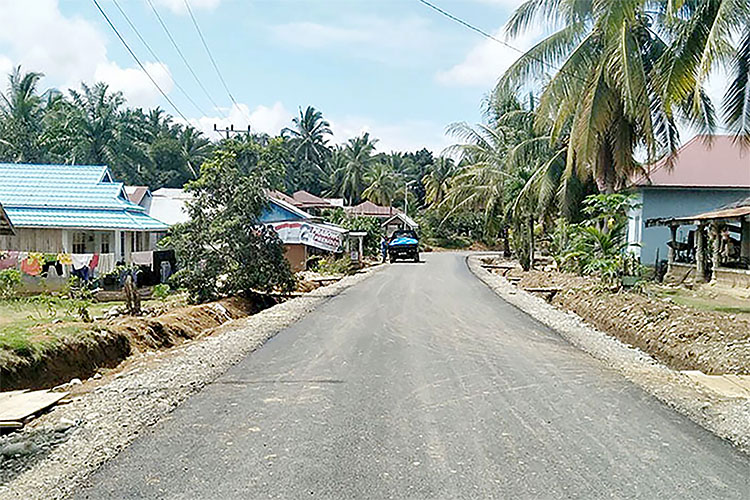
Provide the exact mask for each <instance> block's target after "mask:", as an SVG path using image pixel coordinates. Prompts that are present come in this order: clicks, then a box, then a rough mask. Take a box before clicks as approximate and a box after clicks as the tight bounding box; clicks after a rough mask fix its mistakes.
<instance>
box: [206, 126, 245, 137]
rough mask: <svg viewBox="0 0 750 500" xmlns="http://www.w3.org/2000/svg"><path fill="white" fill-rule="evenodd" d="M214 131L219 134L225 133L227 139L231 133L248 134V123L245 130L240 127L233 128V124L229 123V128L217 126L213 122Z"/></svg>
mask: <svg viewBox="0 0 750 500" xmlns="http://www.w3.org/2000/svg"><path fill="white" fill-rule="evenodd" d="M214 132H218V133H220V134H226V136H227V139H229V137H230V136H231V134H248V135H250V134H251V132H250V125H248V126H247V130H241V129H237V130H235V129H234V124H230V125H229V128H218V127H217V126H216V124H215V123H214Z"/></svg>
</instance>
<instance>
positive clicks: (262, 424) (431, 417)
mask: <svg viewBox="0 0 750 500" xmlns="http://www.w3.org/2000/svg"><path fill="white" fill-rule="evenodd" d="M80 497H81V498H95V499H104V498H117V499H120V498H207V499H209V498H210V499H224V498H237V499H240V498H242V499H245V498H267V497H274V498H289V499H291V498H490V497H492V498H555V499H557V498H602V497H613V498H634V497H638V498H649V499H655V498H658V499H666V498H681V499H687V498H701V499H707V498H745V499H747V498H750V460H749V459H748V457H747V456H746V455H743V454H741V453H739V452H738V451H737V450H736V449H734V448H733V447H732V446H731V445H729V444H728V443H726V442H724V441H722V440H720V439H719V438H717V437H715V436H714V435H712V434H710V433H709V432H707V431H705V430H704V429H702V428H700V427H699V426H697V425H696V424H694V423H692V422H691V421H689V420H688V419H686V418H684V417H682V416H680V415H679V414H677V413H675V412H673V411H672V410H670V409H669V408H668V407H666V406H664V405H663V404H662V403H660V402H659V401H657V400H656V399H654V398H653V397H651V396H649V395H648V394H646V393H645V392H643V391H642V390H641V389H639V388H638V387H636V386H634V385H633V384H631V383H629V382H627V381H626V380H625V379H623V378H622V377H621V376H619V375H618V374H617V373H615V372H613V371H611V370H609V369H607V368H606V367H605V366H603V365H602V364H601V363H599V362H598V361H596V360H594V359H593V358H591V357H589V356H588V355H587V354H585V353H583V352H581V351H579V350H577V349H575V348H574V347H572V346H571V345H569V344H568V343H567V342H565V341H564V340H563V339H561V338H560V337H559V336H558V335H557V334H555V333H554V332H552V331H550V330H549V329H547V328H546V327H544V326H542V325H541V324H539V323H537V322H536V321H535V320H533V319H531V318H530V317H528V316H527V315H525V314H524V313H522V312H521V311H519V310H517V309H515V308H514V307H512V306H511V305H509V304H507V303H505V302H503V301H502V300H501V299H499V298H498V297H497V296H496V295H494V294H493V293H492V292H491V291H490V290H489V289H488V288H486V287H485V285H483V284H482V283H481V282H479V281H478V280H477V279H476V278H475V277H474V276H472V275H471V274H470V272H469V271H468V269H467V267H466V264H465V262H464V259H463V257H462V256H460V255H457V254H428V255H427V256H426V262H424V263H421V264H414V263H408V264H407V263H403V264H402V263H398V264H394V265H391V266H390V267H389V268H388V269H386V270H383V271H381V272H379V273H376V274H375V275H374V276H372V277H371V278H369V279H368V280H366V281H365V282H363V283H361V284H359V285H357V286H355V287H353V288H350V289H349V290H347V291H346V292H344V293H343V294H342V295H340V296H337V297H334V298H332V299H331V300H330V301H328V302H327V303H326V304H324V305H323V306H321V307H319V308H318V309H316V310H315V311H314V312H313V313H311V314H310V315H308V316H307V317H306V318H305V319H304V320H302V321H301V322H299V323H297V324H295V325H294V326H292V327H290V328H288V329H287V330H285V331H283V332H281V333H279V335H277V336H276V337H275V338H273V339H272V340H270V341H269V342H268V343H267V344H266V345H265V346H264V347H263V348H262V349H260V350H259V351H257V352H255V353H253V354H251V355H250V356H248V357H247V358H246V359H245V360H243V361H242V362H241V363H239V364H238V365H236V366H235V367H234V368H233V369H231V370H230V371H229V372H227V373H226V374H225V375H224V376H222V377H221V378H220V379H218V380H217V381H216V382H215V383H213V384H211V385H209V386H208V387H206V388H205V389H204V390H203V391H202V392H200V393H199V394H197V395H196V396H194V397H193V398H191V399H190V400H189V401H187V402H186V403H185V404H183V405H182V406H180V407H179V408H178V409H177V410H176V411H175V412H174V413H173V414H172V415H171V416H170V417H169V418H168V419H166V420H165V421H163V422H161V423H160V424H158V425H157V426H155V428H153V429H152V430H150V431H149V432H147V433H146V434H144V435H143V436H142V437H140V438H139V439H138V440H137V441H136V442H135V443H134V444H133V445H132V446H131V447H129V448H128V449H126V450H125V451H123V452H122V453H121V454H120V455H119V456H118V457H117V458H116V459H115V460H113V461H112V462H111V463H109V464H108V465H106V466H105V467H104V468H102V469H101V470H100V471H99V472H98V473H97V474H95V475H94V476H93V478H92V487H91V488H90V489H88V490H85V491H83V492H81V494H80Z"/></svg>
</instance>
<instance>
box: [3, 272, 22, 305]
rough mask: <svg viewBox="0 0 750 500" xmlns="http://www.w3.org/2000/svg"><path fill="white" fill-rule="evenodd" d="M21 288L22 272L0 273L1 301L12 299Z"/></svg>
mask: <svg viewBox="0 0 750 500" xmlns="http://www.w3.org/2000/svg"><path fill="white" fill-rule="evenodd" d="M20 286H21V272H20V271H19V270H18V269H5V270H3V271H0V300H8V299H12V298H14V297H15V296H16V294H17V293H18V288H19V287H20Z"/></svg>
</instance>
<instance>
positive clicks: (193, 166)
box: [178, 126, 213, 178]
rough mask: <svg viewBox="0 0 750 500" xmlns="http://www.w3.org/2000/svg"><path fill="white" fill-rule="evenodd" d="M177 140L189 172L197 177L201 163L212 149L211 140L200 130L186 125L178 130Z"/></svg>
mask: <svg viewBox="0 0 750 500" xmlns="http://www.w3.org/2000/svg"><path fill="white" fill-rule="evenodd" d="M178 140H179V142H180V146H181V147H182V154H183V155H184V156H185V162H186V163H187V166H188V169H189V170H190V173H192V174H193V177H194V178H198V175H199V173H200V169H201V165H203V162H204V161H206V160H207V159H208V157H209V156H210V154H211V151H212V150H213V146H212V145H211V141H209V140H208V139H206V137H205V136H204V135H203V133H202V132H201V131H199V130H196V129H195V128H193V127H191V126H186V127H185V128H183V129H181V130H180V132H179V135H178Z"/></svg>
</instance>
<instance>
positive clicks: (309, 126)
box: [281, 106, 332, 193]
mask: <svg viewBox="0 0 750 500" xmlns="http://www.w3.org/2000/svg"><path fill="white" fill-rule="evenodd" d="M292 122H293V123H294V127H292V128H284V129H283V130H282V131H281V135H282V136H283V137H285V138H286V139H288V140H289V145H290V146H291V150H292V153H293V155H294V160H295V162H294V164H292V165H291V168H290V169H288V170H289V171H288V172H287V174H288V184H289V186H288V188H289V189H290V190H296V189H306V190H310V191H313V192H315V193H319V192H320V190H321V187H322V186H321V182H320V181H321V179H322V178H323V177H324V176H325V174H326V173H327V168H326V166H327V161H328V158H329V157H330V154H331V151H330V149H329V148H328V137H329V136H330V135H332V132H331V125H330V123H328V121H326V120H325V119H324V118H323V113H321V112H320V111H318V110H317V109H315V108H314V107H312V106H308V107H307V108H305V110H304V111H303V110H302V108H300V110H299V116H297V117H295V118H294V119H293V120H292Z"/></svg>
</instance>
